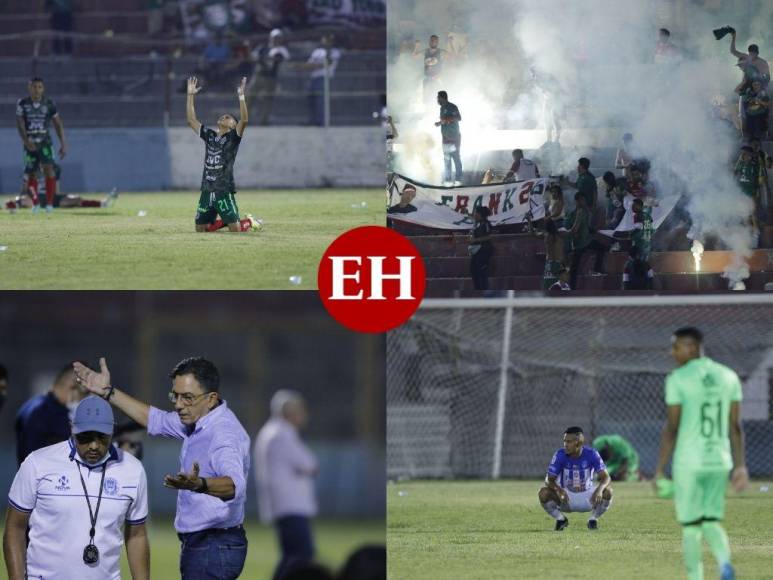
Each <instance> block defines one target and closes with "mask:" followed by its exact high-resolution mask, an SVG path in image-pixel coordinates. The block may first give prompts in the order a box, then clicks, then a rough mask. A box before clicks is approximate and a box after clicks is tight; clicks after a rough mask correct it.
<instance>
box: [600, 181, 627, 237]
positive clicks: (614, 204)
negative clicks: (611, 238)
mask: <svg viewBox="0 0 773 580" xmlns="http://www.w3.org/2000/svg"><path fill="white" fill-rule="evenodd" d="M601 179H602V181H603V184H604V190H605V193H606V197H607V215H606V226H607V229H610V230H614V229H615V228H616V227H617V226H618V225H619V224H620V222H621V221H622V219H623V216H624V215H625V207H624V206H623V198H624V197H625V192H624V191H623V187H621V185H619V184H618V179H617V177H615V174H614V173H612V172H611V171H607V172H606V173H604V176H603V177H602V178H601ZM624 182H625V180H623V183H624Z"/></svg>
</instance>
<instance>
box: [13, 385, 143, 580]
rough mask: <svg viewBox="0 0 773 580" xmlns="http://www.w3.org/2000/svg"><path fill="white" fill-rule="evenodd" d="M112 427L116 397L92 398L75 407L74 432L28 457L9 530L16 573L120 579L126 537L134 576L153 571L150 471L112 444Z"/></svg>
mask: <svg viewBox="0 0 773 580" xmlns="http://www.w3.org/2000/svg"><path fill="white" fill-rule="evenodd" d="M113 426H114V419H113V411H112V409H111V408H110V404H109V403H108V402H107V401H105V400H103V399H101V398H100V397H94V396H91V397H87V398H85V399H84V400H83V401H81V402H80V404H79V405H78V407H77V408H76V409H75V414H74V416H73V421H72V437H71V438H70V439H68V440H67V441H63V442H61V443H56V444H54V445H49V446H48V447H43V448H41V449H38V450H37V451H33V452H32V453H31V454H30V455H28V456H27V458H26V459H25V460H24V462H23V463H22V464H21V467H19V471H18V472H17V474H16V477H15V478H14V480H13V484H12V485H11V491H10V492H9V494H8V503H9V507H8V511H7V513H6V519H5V531H4V534H3V554H4V556H5V566H6V569H7V571H8V577H9V579H10V580H24V579H26V578H29V579H33V578H36V579H40V580H42V579H50V578H56V579H57V580H69V579H72V580H90V579H94V580H115V579H120V577H121V567H120V557H121V546H122V545H123V544H124V541H125V543H126V554H127V557H128V560H129V569H130V570H131V574H132V578H134V579H135V580H147V579H148V578H149V577H150V547H149V545H148V536H147V532H146V530H145V519H146V518H147V516H148V496H147V485H146V478H145V470H144V469H143V467H142V463H140V462H139V461H138V460H137V459H135V458H134V457H133V456H131V455H130V454H128V453H124V452H123V451H121V450H119V449H117V448H116V447H115V446H113V445H112V444H111V443H112V437H113ZM27 527H29V545H27V541H26V531H27Z"/></svg>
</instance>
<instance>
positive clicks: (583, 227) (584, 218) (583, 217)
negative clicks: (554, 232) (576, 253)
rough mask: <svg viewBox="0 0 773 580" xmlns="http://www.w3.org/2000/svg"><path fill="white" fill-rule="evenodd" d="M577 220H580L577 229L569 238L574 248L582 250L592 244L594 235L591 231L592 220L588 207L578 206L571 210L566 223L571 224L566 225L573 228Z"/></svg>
mask: <svg viewBox="0 0 773 580" xmlns="http://www.w3.org/2000/svg"><path fill="white" fill-rule="evenodd" d="M577 221H579V226H578V228H577V231H576V232H575V233H573V234H572V235H571V236H570V238H569V239H570V240H571V241H572V250H581V249H582V248H584V247H585V246H587V245H588V244H590V242H591V239H592V237H593V236H592V235H591V233H590V220H589V217H588V210H587V209H582V210H581V209H579V208H577V209H575V210H574V211H573V212H571V213H570V214H569V215H568V216H567V218H566V223H567V224H569V225H567V226H566V227H567V229H568V230H573V229H574V224H575V222H577Z"/></svg>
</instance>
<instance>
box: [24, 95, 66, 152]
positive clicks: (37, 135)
mask: <svg viewBox="0 0 773 580" xmlns="http://www.w3.org/2000/svg"><path fill="white" fill-rule="evenodd" d="M56 115H57V111H56V104H54V101H52V100H51V99H49V98H48V97H46V96H45V95H44V96H43V98H42V99H40V100H39V101H37V102H35V101H33V100H32V98H31V97H25V98H23V99H19V101H18V102H17V103H16V116H17V117H19V118H20V119H21V120H22V121H23V122H24V129H25V130H26V131H27V137H29V138H30V140H31V141H33V142H34V143H50V142H51V134H50V133H49V132H48V131H49V128H50V127H51V119H53V118H54V117H56Z"/></svg>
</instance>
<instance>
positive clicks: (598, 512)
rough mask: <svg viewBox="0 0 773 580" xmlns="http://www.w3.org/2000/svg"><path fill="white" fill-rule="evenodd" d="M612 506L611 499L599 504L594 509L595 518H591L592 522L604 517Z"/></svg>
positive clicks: (603, 500)
mask: <svg viewBox="0 0 773 580" xmlns="http://www.w3.org/2000/svg"><path fill="white" fill-rule="evenodd" d="M610 505H612V500H611V499H602V500H601V501H600V502H599V503H597V504H596V507H595V508H593V517H591V519H592V520H597V519H598V518H600V517H601V516H602V515H604V512H605V511H607V510H608V509H609V506H610Z"/></svg>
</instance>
